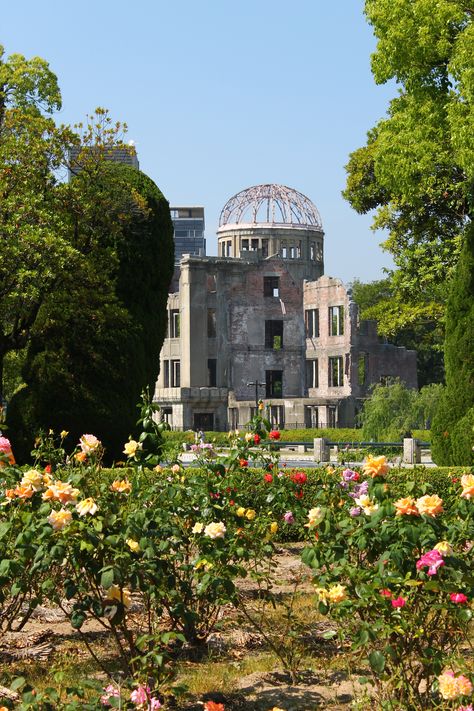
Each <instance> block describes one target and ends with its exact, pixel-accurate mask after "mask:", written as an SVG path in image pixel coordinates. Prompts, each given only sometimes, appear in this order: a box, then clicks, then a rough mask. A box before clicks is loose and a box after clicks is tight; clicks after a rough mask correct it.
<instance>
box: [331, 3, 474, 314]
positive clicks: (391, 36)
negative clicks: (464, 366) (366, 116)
mask: <svg viewBox="0 0 474 711" xmlns="http://www.w3.org/2000/svg"><path fill="white" fill-rule="evenodd" d="M365 13H366V16H367V19H368V21H369V23H370V24H371V26H372V28H373V31H374V34H375V36H376V38H377V48H376V51H375V52H374V54H373V56H372V72H373V74H374V77H375V80H376V82H377V83H385V82H388V81H390V80H395V81H396V82H397V83H398V84H399V86H400V91H399V94H398V95H397V96H396V98H394V99H392V101H391V102H390V104H389V107H388V112H387V116H386V117H385V118H383V119H382V120H380V121H379V122H378V124H377V125H376V126H375V127H374V128H372V129H371V130H370V131H369V133H368V140H367V144H366V146H364V147H362V148H359V149H358V150H356V151H355V152H354V153H352V154H351V156H350V158H349V163H348V165H347V172H348V178H347V187H346V190H345V193H344V195H345V197H346V198H347V199H348V200H349V202H350V203H351V205H352V206H353V207H354V209H356V210H357V211H358V212H360V213H366V212H368V211H371V210H374V209H376V210H377V213H376V217H375V221H374V227H375V228H385V229H387V230H388V232H389V236H388V239H387V240H386V241H385V243H384V247H385V249H387V250H388V251H389V252H390V253H391V254H392V257H393V259H394V262H395V264H396V267H397V271H396V273H395V277H394V278H395V282H396V285H397V288H398V289H400V290H401V292H402V298H401V301H403V300H405V301H406V300H407V299H410V305H413V306H414V305H416V304H419V303H420V302H422V303H425V304H426V305H427V307H429V305H430V303H432V302H435V303H436V302H437V299H436V298H433V297H434V294H433V290H434V291H435V292H436V291H438V290H439V286H438V285H440V284H444V283H445V282H446V281H447V280H449V278H450V276H451V274H452V270H453V267H454V266H455V264H456V261H457V257H458V254H459V248H460V243H461V238H462V234H463V232H464V228H465V225H466V217H467V216H468V215H472V210H471V208H470V207H469V203H468V194H469V184H470V180H471V179H472V177H473V174H472V170H473V165H474V159H473V156H474V142H473V139H472V134H473V131H472V126H473V104H472V99H473V94H474V87H473V79H472V77H473V72H472V51H470V50H469V49H468V48H469V47H470V48H471V50H472V35H473V27H472V10H471V9H470V8H469V7H467V6H466V5H465V4H463V3H461V2H458V1H457V0H456V1H454V2H453V1H451V0H442V2H437V3H435V4H433V3H432V2H430V1H429V0H414V1H412V0H366V3H365Z"/></svg>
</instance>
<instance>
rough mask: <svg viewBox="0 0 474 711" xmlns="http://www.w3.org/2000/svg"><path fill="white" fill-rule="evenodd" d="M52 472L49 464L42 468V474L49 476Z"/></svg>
mask: <svg viewBox="0 0 474 711" xmlns="http://www.w3.org/2000/svg"><path fill="white" fill-rule="evenodd" d="M52 471H53V467H52V466H51V464H47V465H46V466H45V468H44V473H45V474H51V472H52Z"/></svg>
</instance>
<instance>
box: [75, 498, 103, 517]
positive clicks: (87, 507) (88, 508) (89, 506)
mask: <svg viewBox="0 0 474 711" xmlns="http://www.w3.org/2000/svg"><path fill="white" fill-rule="evenodd" d="M97 509H98V506H97V504H96V503H95V501H94V499H92V498H90V497H89V498H88V499H84V500H83V501H80V502H79V503H78V504H76V511H77V513H78V514H79V516H85V515H86V514H91V515H92V516H93V515H94V514H95V512H96V511H97Z"/></svg>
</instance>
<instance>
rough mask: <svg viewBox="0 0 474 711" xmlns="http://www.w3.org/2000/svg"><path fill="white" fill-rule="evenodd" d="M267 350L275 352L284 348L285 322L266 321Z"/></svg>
mask: <svg viewBox="0 0 474 711" xmlns="http://www.w3.org/2000/svg"><path fill="white" fill-rule="evenodd" d="M265 348H271V349H272V350H274V351H279V350H281V349H282V348H283V321H273V320H272V321H265Z"/></svg>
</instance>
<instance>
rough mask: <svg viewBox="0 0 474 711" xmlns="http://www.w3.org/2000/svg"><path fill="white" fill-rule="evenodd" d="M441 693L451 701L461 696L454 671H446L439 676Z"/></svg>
mask: <svg viewBox="0 0 474 711" xmlns="http://www.w3.org/2000/svg"><path fill="white" fill-rule="evenodd" d="M438 684H439V693H440V694H441V696H442V697H443V699H446V700H447V701H451V700H452V699H455V698H457V697H458V696H459V685H458V680H457V679H456V678H455V677H454V674H453V673H452V672H444V674H441V675H440V676H439V677H438Z"/></svg>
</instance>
